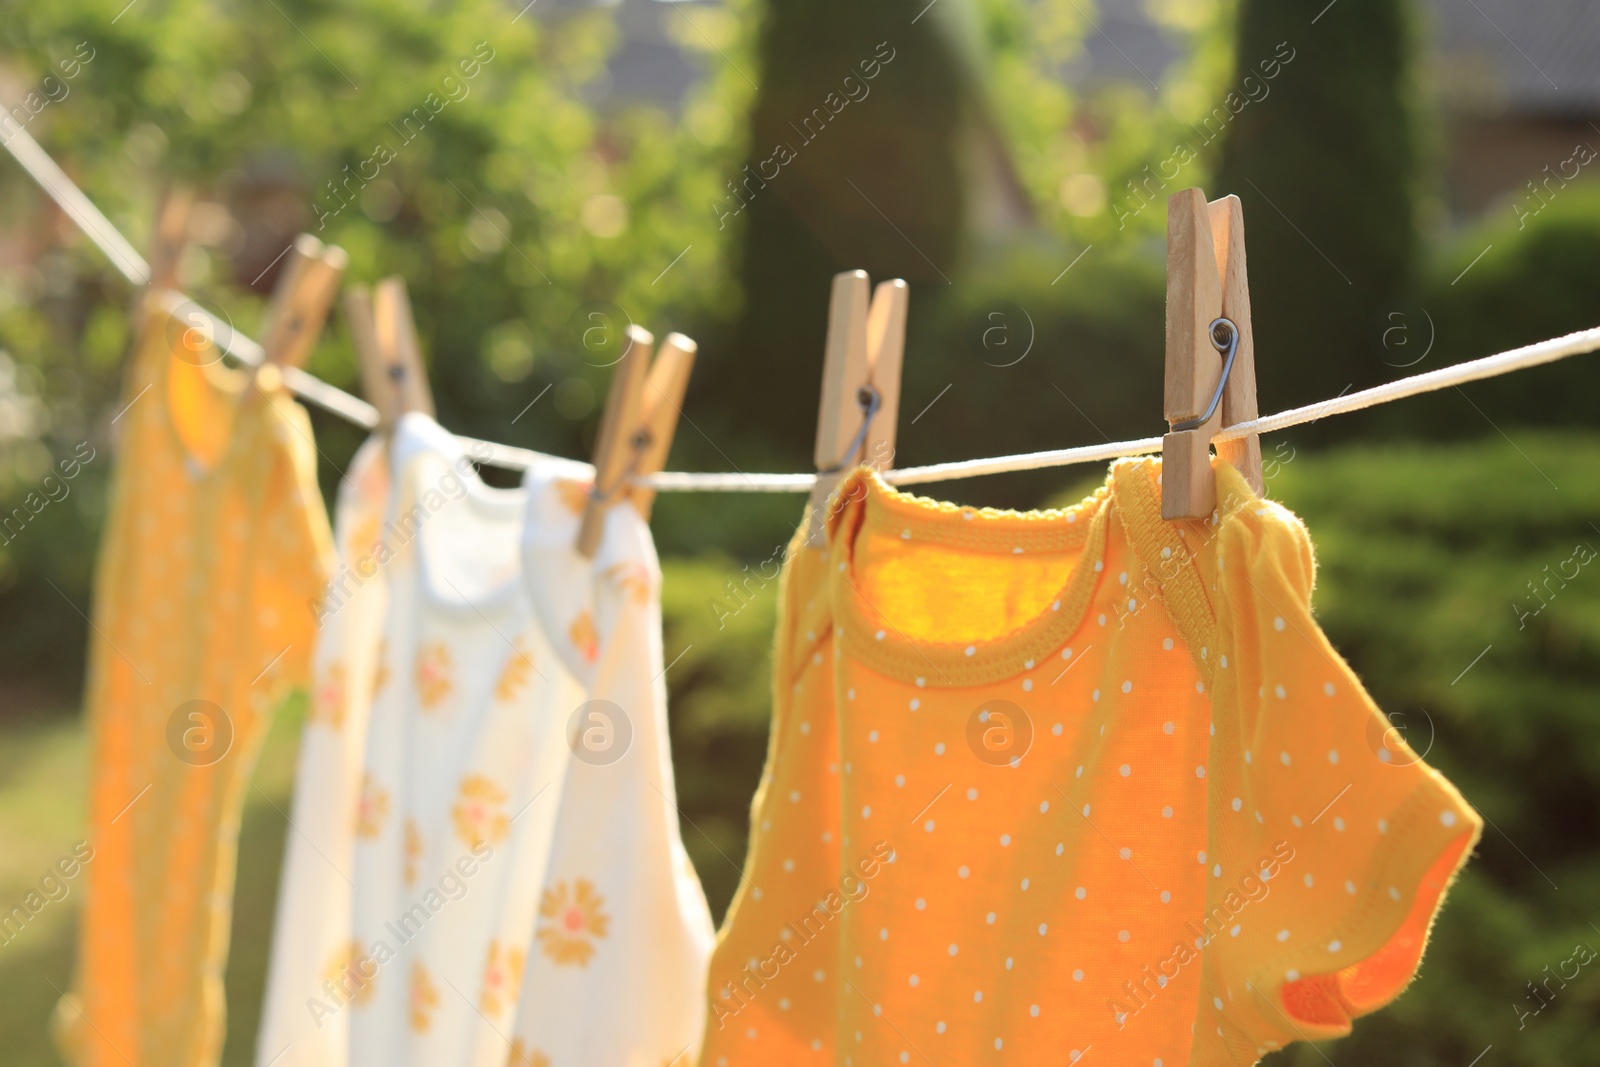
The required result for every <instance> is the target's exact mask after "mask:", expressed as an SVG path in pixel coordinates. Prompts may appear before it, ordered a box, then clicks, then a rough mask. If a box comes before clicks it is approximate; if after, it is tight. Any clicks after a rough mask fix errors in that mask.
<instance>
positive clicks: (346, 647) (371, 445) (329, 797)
mask: <svg viewBox="0 0 1600 1067" xmlns="http://www.w3.org/2000/svg"><path fill="white" fill-rule="evenodd" d="M388 503H389V459H388V455H387V453H386V452H385V450H384V448H383V445H382V442H381V441H380V440H379V439H378V438H369V439H368V440H367V442H366V443H365V444H363V445H362V446H361V448H360V449H359V450H357V452H356V455H355V459H354V460H352V461H351V463H350V470H349V472H348V473H347V474H346V475H345V479H344V481H343V482H341V483H340V485H339V499H338V504H337V506H336V508H335V512H334V543H335V545H336V546H337V548H338V552H339V569H338V571H337V573H336V574H335V575H334V577H333V578H332V580H331V581H329V583H328V587H327V589H326V591H325V593H324V596H323V601H322V604H321V607H320V609H319V611H318V618H319V622H320V629H319V631H318V634H317V648H316V653H315V655H314V657H313V660H312V662H313V684H312V690H311V701H310V707H309V709H308V711H307V714H306V724H305V728H304V729H303V730H302V731H301V734H300V758H299V763H298V765H297V767H296V771H295V781H296V785H295V791H294V805H293V807H292V808H291V809H290V815H289V824H290V826H291V827H292V829H291V831H290V833H289V839H288V844H287V847H286V848H285V852H284V862H283V876H282V880H281V881H280V883H279V887H278V909H277V923H276V925H275V926H274V928H273V938H272V956H271V960H270V962H269V964H268V969H267V995H266V1003H265V1005H264V1007H263V1008H262V1012H261V1027H260V1029H259V1030H258V1031H257V1034H256V1062H257V1063H258V1064H261V1065H263V1067H265V1065H266V1064H272V1065H273V1067H334V1065H343V1064H345V1063H346V1062H347V1061H346V1058H345V1052H344V1050H345V1047H346V1044H347V1042H348V1040H349V1015H348V1013H345V1012H341V1011H338V1010H337V1007H336V1001H335V1000H334V999H333V998H332V997H331V996H330V992H329V991H328V990H325V989H324V988H323V983H324V982H339V981H343V980H344V978H345V972H346V970H347V968H348V966H349V961H350V960H351V958H352V957H353V955H355V953H353V952H352V950H351V947H350V946H351V942H350V898H351V892H352V891H353V889H354V887H355V875H354V857H353V855H352V852H353V850H354V848H355V821H354V820H353V819H350V818H349V817H348V813H349V812H350V811H351V810H352V809H353V808H354V807H355V803H356V797H357V795H358V793H359V790H360V785H361V764H362V759H363V756H364V753H365V748H366V740H367V713H368V712H369V711H370V710H371V707H372V689H373V682H374V681H375V680H376V676H377V664H378V645H379V641H380V639H381V638H382V636H383V615H384V607H385V604H386V603H387V600H386V597H385V591H384V580H383V579H384V567H383V566H382V564H381V563H380V559H381V558H382V557H383V556H384V555H385V552H386V549H385V547H384V545H383V539H382V532H383V519H384V509H385V508H386V507H388ZM357 977H358V976H357Z"/></svg>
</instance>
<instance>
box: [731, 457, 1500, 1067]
mask: <svg viewBox="0 0 1600 1067" xmlns="http://www.w3.org/2000/svg"><path fill="white" fill-rule="evenodd" d="M1159 475H1160V464H1159V462H1156V461H1150V460H1140V461H1125V462H1121V463H1118V464H1116V465H1114V466H1113V468H1112V472H1111V476H1110V478H1109V479H1108V481H1107V484H1106V486H1105V487H1104V488H1103V489H1101V490H1099V491H1097V492H1096V493H1095V495H1093V496H1092V497H1090V498H1089V499H1087V500H1085V501H1084V502H1083V503H1082V504H1079V505H1077V506H1076V507H1073V508H1071V509H1067V510H1063V511H1052V512H1034V513H1028V514H1017V513H1011V512H997V511H992V510H977V509H972V508H961V507H956V506H954V505H948V504H939V503H935V502H933V501H928V500H924V499H920V498H916V497H912V496H908V495H905V494H901V493H898V492H896V491H894V490H893V489H891V488H889V487H888V486H887V485H885V484H884V483H883V482H882V481H881V480H880V479H878V478H877V477H876V476H875V475H872V474H870V473H868V472H858V473H857V474H856V475H854V476H852V477H851V478H850V479H847V480H846V481H845V482H844V483H843V484H842V485H841V487H840V489H839V491H838V496H837V497H836V507H835V509H834V511H833V513H832V515H831V517H830V523H829V536H828V544H827V547H826V549H825V550H817V549H808V548H805V547H804V541H803V539H801V538H797V540H796V542H795V543H794V545H793V546H792V549H791V554H790V559H789V561H788V564H787V566H786V572H785V578H784V585H783V594H782V595H783V606H782V608H781V610H780V615H779V633H778V639H777V656H776V668H775V670H776V677H775V682H774V685H775V711H774V720H773V732H772V740H771V747H770V750H769V753H768V762H767V769H766V772H765V775H764V777H763V781H762V786H761V789H760V791H759V792H758V794H757V797H756V801H755V806H754V809H753V814H752V840H751V846H750V854H749V857H748V861H747V863H746V865H745V873H744V878H743V880H742V882H741V885H740V888H739V892H738V894H737V896H736V897H735V900H734V903H733V906H732V908H731V910H730V911H729V915H728V919H727V921H726V923H725V925H724V928H723V930H722V931H721V934H720V936H719V941H718V947H717V951H716V954H715V956H714V957H713V961H712V968H711V978H710V989H709V995H710V1001H711V1019H710V1021H709V1023H708V1028H707V1036H706V1042H705V1051H704V1052H703V1053H702V1057H701V1063H702V1064H703V1065H706V1067H733V1065H746V1064H748V1065H760V1067H783V1065H789V1064H797V1065H798V1064H807V1065H811V1064H839V1065H852V1067H855V1065H860V1067H867V1065H874V1067H876V1065H879V1064H895V1063H916V1062H930V1061H931V1062H935V1063H980V1062H991V1061H997V1057H1003V1058H1004V1059H1005V1061H1006V1062H1014V1063H1070V1062H1073V1061H1075V1060H1076V1059H1078V1058H1080V1057H1082V1056H1084V1055H1086V1054H1088V1053H1089V1052H1090V1051H1091V1050H1092V1051H1093V1053H1094V1054H1095V1055H1096V1056H1097V1057H1098V1062H1107V1063H1136V1064H1151V1063H1154V1064H1159V1065H1162V1067H1183V1065H1187V1064H1201V1065H1213V1064H1215V1065H1222V1064H1228V1065H1232V1064H1245V1063H1252V1062H1254V1061H1255V1060H1256V1059H1257V1058H1258V1057H1259V1056H1260V1055H1262V1054H1264V1053H1265V1052H1266V1051H1267V1050H1269V1049H1272V1048H1277V1047H1281V1046H1282V1045H1284V1044H1287V1043H1288V1042H1290V1041H1293V1040H1297V1039H1304V1038H1316V1039H1320V1038H1324V1037H1331V1036H1336V1035H1337V1034H1340V1033H1344V1032H1346V1031H1347V1030H1348V1029H1349V1019H1350V1017H1351V1016H1354V1015H1356V1014H1360V1013H1362V1012H1365V1011H1370V1010H1372V1009H1374V1008H1376V1007H1378V1006H1380V1005H1381V1004H1382V1003H1385V1002H1387V1001H1388V1000H1389V999H1392V998H1393V997H1394V996H1395V995H1397V994H1398V993H1399V992H1400V990H1401V989H1402V988H1403V987H1404V985H1405V983H1406V981H1407V980H1409V978H1410V976H1411V975H1412V974H1413V973H1414V971H1415V968H1416V966H1417V962H1418V960H1419V958H1420V955H1421V949H1422V945H1423V941H1424V938H1425V935H1426V930H1427V925H1428V922H1429V920H1430V919H1431V916H1432V914H1433V913H1434V911H1435V909H1436V908H1437V906H1438V904H1439V901H1440V899H1441V898H1442V894H1443V891H1444V886H1445V884H1446V882H1447V881H1448V879H1449V877H1450V876H1451V874H1452V873H1453V872H1454V870H1455V869H1456V868H1457V867H1458V866H1459V865H1460V863H1462V862H1463V861H1464V859H1465V856H1466V854H1467V852H1468V851H1469V849H1470V845H1471V843H1472V842H1473V841H1474V840H1475V839H1476V835H1477V832H1478V828H1479V820H1478V817H1477V816H1476V814H1475V813H1473V812H1472V810H1471V809H1470V808H1469V807H1468V806H1467V805H1466V803H1465V802H1464V801H1463V800H1462V798H1461V797H1460V795H1459V794H1458V793H1457V792H1456V791H1455V790H1454V789H1453V788H1452V787H1451V786H1450V785H1449V783H1448V782H1446V781H1445V780H1444V779H1443V778H1441V777H1440V776H1439V775H1438V774H1437V773H1436V772H1434V771H1432V770H1431V769H1429V768H1428V767H1426V766H1425V765H1424V764H1422V763H1421V762H1420V760H1419V759H1418V758H1417V757H1416V755H1415V754H1414V753H1412V752H1411V750H1410V749H1409V748H1406V747H1405V744H1404V741H1403V740H1402V739H1399V738H1398V735H1396V734H1394V733H1393V732H1391V731H1389V730H1388V729H1387V722H1386V720H1385V719H1384V718H1383V717H1382V715H1381V714H1380V713H1379V712H1378V710H1377V709H1376V708H1375V707H1374V705H1373V704H1372V701H1371V699H1370V698H1369V697H1368V696H1367V694H1366V693H1365V691H1364V690H1363V689H1362V688H1361V685H1360V682H1359V681H1358V680H1357V679H1356V678H1355V676H1354V675H1353V674H1352V673H1351V671H1350V669H1349V667H1348V666H1347V665H1346V664H1345V663H1344V661H1343V660H1342V659H1341V658H1340V657H1339V655H1338V653H1337V652H1335V651H1334V650H1333V648H1332V647H1331V646H1330V645H1329V643H1328V641H1327V638H1326V637H1325V636H1324V635H1323V634H1322V632H1321V630H1320V629H1319V628H1318V627H1317V624H1316V622H1315V620H1314V619H1313V618H1312V616H1311V613H1310V597H1311V589H1312V583H1313V579H1314V574H1315V566H1314V559H1313V556H1312V552H1311V545H1310V540H1309V538H1308V537H1307V536H1306V533H1305V529H1304V527H1303V526H1302V525H1301V524H1300V522H1299V520H1297V519H1296V518H1295V517H1294V516H1293V515H1292V514H1290V513H1289V512H1287V511H1286V510H1285V509H1283V508H1282V507H1280V506H1278V505H1276V504H1272V503H1269V502H1265V501H1262V500H1259V499H1258V498H1256V497H1255V496H1254V495H1253V494H1252V493H1251V492H1250V490H1249V488H1248V487H1247V486H1246V485H1245V483H1244V481H1243V480H1242V479H1241V478H1240V477H1239V475H1238V474H1237V472H1235V471H1234V470H1233V469H1232V468H1231V467H1229V466H1227V465H1226V464H1219V465H1218V467H1217V478H1218V490H1219V496H1220V497H1221V499H1222V500H1223V502H1224V503H1223V506H1222V508H1221V510H1220V512H1219V514H1218V515H1216V516H1214V517H1213V518H1212V519H1210V520H1206V521H1195V522H1181V523H1168V522H1164V521H1162V520H1161V518H1160V486H1159ZM1330 1005H1331V1009H1330V1008H1329V1006H1330ZM1090 1062H1096V1061H1090Z"/></svg>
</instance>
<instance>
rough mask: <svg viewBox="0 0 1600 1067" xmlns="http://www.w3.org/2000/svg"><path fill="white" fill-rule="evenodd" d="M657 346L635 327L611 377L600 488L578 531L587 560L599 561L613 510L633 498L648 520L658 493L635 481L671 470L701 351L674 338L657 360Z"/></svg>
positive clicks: (598, 442) (600, 445) (597, 468)
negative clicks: (609, 510) (609, 512)
mask: <svg viewBox="0 0 1600 1067" xmlns="http://www.w3.org/2000/svg"><path fill="white" fill-rule="evenodd" d="M654 342H655V339H654V338H653V337H651V335H650V331H648V330H646V329H643V328H642V327H639V326H630V327H629V328H628V349H627V351H626V352H624V353H623V355H622V358H621V359H620V360H618V361H617V366H616V370H614V371H613V372H612V375H611V388H610V389H609V390H608V391H607V392H606V406H605V410H604V411H603V412H601V414H600V433H599V436H598V437H597V438H596V439H595V446H594V488H593V489H592V490H590V493H589V503H588V506H587V507H585V508H584V511H583V523H582V525H581V526H579V528H578V551H579V552H580V553H582V555H583V556H584V558H585V559H593V558H594V554H595V552H596V551H598V550H599V548H600V536H601V534H602V533H603V532H604V530H605V515H606V509H607V508H609V507H610V506H611V505H612V504H614V503H616V502H617V501H618V500H619V499H627V500H629V501H631V502H632V504H633V506H634V507H635V508H637V509H638V511H639V514H641V515H643V516H644V517H645V518H646V519H648V518H649V517H650V507H651V505H652V504H653V503H654V502H655V495H656V494H655V490H653V489H650V488H648V487H646V486H638V485H633V484H631V481H630V479H632V478H633V477H635V476H637V475H642V474H655V473H656V472H657V471H659V470H660V469H661V468H662V466H663V465H665V463H666V461H667V452H668V451H670V450H671V448H672V436H673V432H674V431H675V430H676V429H677V425H678V416H679V414H680V413H681V409H682V407H683V396H684V392H685V391H686V390H687V389H688V388H689V372H690V371H691V370H693V369H694V357H695V351H696V347H697V346H696V345H695V343H694V342H693V341H691V340H690V339H689V338H687V337H685V336H683V335H682V334H680V333H673V334H668V335H667V339H666V340H665V341H663V342H662V343H661V350H660V352H658V353H656V355H655V359H654V361H652V360H651V346H652V345H653V344H654Z"/></svg>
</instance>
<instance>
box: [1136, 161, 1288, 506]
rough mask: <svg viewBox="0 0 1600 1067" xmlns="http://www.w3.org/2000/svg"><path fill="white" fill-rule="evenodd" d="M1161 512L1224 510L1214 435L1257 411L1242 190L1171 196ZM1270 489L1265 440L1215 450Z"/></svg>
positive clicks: (1257, 488) (1256, 483)
mask: <svg viewBox="0 0 1600 1067" xmlns="http://www.w3.org/2000/svg"><path fill="white" fill-rule="evenodd" d="M1164 407H1165V413H1166V419H1167V422H1168V424H1169V425H1170V427H1171V429H1170V432H1168V433H1167V435H1166V436H1165V437H1163V438H1162V440H1161V517H1162V518H1165V519H1198V518H1204V517H1206V516H1209V515H1210V514H1211V513H1212V511H1213V510H1214V509H1215V508H1216V506H1217V483H1216V477H1215V475H1214V474H1213V473H1212V469H1211V438H1212V437H1213V436H1214V435H1215V434H1216V433H1217V432H1218V431H1219V430H1221V429H1222V428H1223V427H1225V426H1232V425H1233V424H1234V423H1238V422H1246V421H1248V420H1250V419H1254V418H1255V417H1256V367H1255V338H1254V334H1253V333H1252V330H1251V325H1250V281H1249V277H1248V275H1247V274H1246V271H1245V253H1244V210H1243V207H1242V205H1241V204H1240V202H1239V198H1238V197H1237V196H1225V197H1223V198H1222V199H1220V200H1217V201H1214V202H1212V203H1210V204H1208V203H1206V195H1205V193H1204V192H1203V191H1201V190H1199V189H1185V190H1184V191H1183V192H1180V193H1175V194H1173V196H1172V197H1171V198H1170V199H1169V200H1168V201H1167V366H1166V401H1165V405H1164ZM1217 452H1218V454H1219V455H1221V456H1222V458H1223V459H1225V460H1227V461H1228V462H1230V463H1232V464H1233V465H1234V466H1235V467H1237V468H1238V469H1239V471H1240V473H1242V474H1243V475H1244V476H1245V479H1246V481H1248V482H1249V483H1250V486H1251V488H1253V489H1254V490H1255V491H1256V492H1257V493H1260V492H1262V488H1263V487H1262V481H1261V441H1260V438H1259V437H1258V436H1256V435H1254V434H1252V435H1250V436H1249V437H1245V438H1241V439H1239V440H1237V441H1224V442H1222V443H1220V444H1218V446H1217Z"/></svg>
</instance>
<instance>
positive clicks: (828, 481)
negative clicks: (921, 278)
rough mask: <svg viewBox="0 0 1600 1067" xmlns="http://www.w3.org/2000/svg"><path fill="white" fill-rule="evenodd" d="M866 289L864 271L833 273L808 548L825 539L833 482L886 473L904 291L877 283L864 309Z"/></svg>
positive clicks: (895, 412) (899, 284)
mask: <svg viewBox="0 0 1600 1067" xmlns="http://www.w3.org/2000/svg"><path fill="white" fill-rule="evenodd" d="M869 284H870V283H869V281H868V279H867V272H866V271H861V270H852V271H844V272H843V273H840V274H835V275H834V276H833V292H832V294H831V296H830V297H829V299H828V341H827V347H826V348H825V349H824V351H823V357H822V400H821V405H820V407H819V408H818V411H817V443H816V448H815V450H814V451H813V453H812V458H813V460H814V461H815V463H816V466H817V482H816V485H815V486H813V487H812V490H811V509H810V513H809V515H810V517H809V519H808V522H809V529H810V533H809V535H808V538H807V543H808V544H809V545H811V546H812V547H813V548H820V547H821V546H822V544H823V543H824V541H825V539H826V534H825V526H826V524H825V523H824V522H823V518H824V516H825V514H826V509H827V506H828V497H829V495H830V494H831V493H832V492H833V489H834V486H835V485H837V484H838V482H839V479H840V478H841V477H842V476H843V475H845V474H846V473H848V472H849V471H850V470H851V469H853V468H854V467H857V466H859V465H861V464H866V465H867V466H870V467H872V468H874V469H875V470H888V469H889V468H890V466H892V464H893V462H894V443H895V429H896V424H897V422H898V421H899V412H900V366H901V363H902V362H903V360H904V356H905V348H906V308H907V305H908V303H909V300H910V289H908V288H907V286H906V283H905V282H904V281H902V280H901V279H899V278H896V279H894V280H893V281H886V282H879V283H878V287H877V289H876V290H874V291H873V292H872V301H871V303H870V304H869V303H868V301H867V293H868V286H869Z"/></svg>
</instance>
